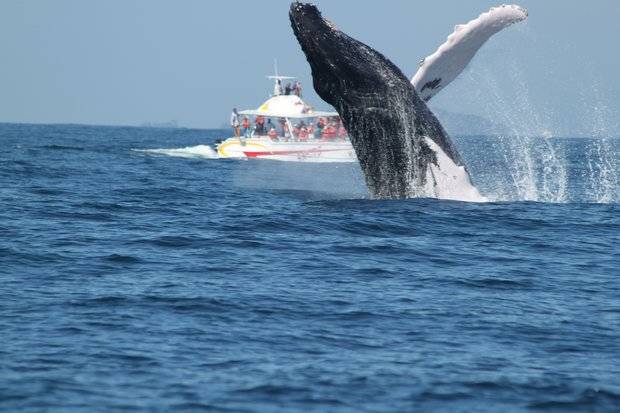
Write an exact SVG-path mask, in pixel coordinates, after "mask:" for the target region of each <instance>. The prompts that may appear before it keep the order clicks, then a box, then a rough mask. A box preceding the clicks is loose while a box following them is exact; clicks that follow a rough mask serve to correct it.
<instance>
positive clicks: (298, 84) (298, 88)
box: [295, 80, 301, 97]
mask: <svg viewBox="0 0 620 413" xmlns="http://www.w3.org/2000/svg"><path fill="white" fill-rule="evenodd" d="M295 95H297V96H298V97H301V82H300V81H299V80H298V81H296V82H295Z"/></svg>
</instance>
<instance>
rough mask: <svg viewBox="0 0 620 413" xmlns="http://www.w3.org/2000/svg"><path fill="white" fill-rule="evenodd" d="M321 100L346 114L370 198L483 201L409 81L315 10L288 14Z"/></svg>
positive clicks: (297, 6)
mask: <svg viewBox="0 0 620 413" xmlns="http://www.w3.org/2000/svg"><path fill="white" fill-rule="evenodd" d="M289 16H290V20H291V25H292V28H293V31H294V33H295V36H296V37H297V40H298V41H299V43H300V45H301V48H302V50H303V51H304V53H305V55H306V58H307V60H308V62H309V63H310V67H311V70H312V78H313V86H314V89H315V90H316V92H317V93H318V95H319V96H320V97H321V98H322V99H323V100H325V101H326V102H327V103H329V104H331V105H332V106H333V107H334V108H335V109H336V111H337V112H338V113H339V114H340V117H341V118H342V121H343V123H344V126H345V127H346V128H347V130H348V132H349V136H350V138H351V143H352V144H353V147H354V148H355V152H356V154H357V157H358V160H359V163H360V166H361V168H362V171H363V173H364V176H365V179H366V184H367V186H368V189H369V192H370V195H371V197H373V198H380V199H398V198H412V197H437V198H444V199H459V200H467V201H483V200H484V198H483V197H482V196H481V195H480V193H479V192H478V190H477V189H476V187H474V185H473V184H472V182H471V178H470V176H469V173H468V172H467V170H466V168H465V165H464V164H463V162H462V160H461V157H460V155H459V153H458V151H457V149H456V147H455V146H454V145H453V143H452V142H451V141H450V139H449V137H448V135H447V133H446V132H445V130H444V129H443V127H442V126H441V124H440V123H439V121H438V120H437V118H436V117H435V115H433V113H432V112H431V111H430V110H429V108H428V107H427V106H426V103H425V102H424V101H423V100H422V99H421V98H420V97H419V96H418V93H417V92H416V90H415V88H414V86H413V85H412V84H411V82H410V81H409V79H407V77H406V76H405V75H404V74H403V73H402V72H401V70H400V69H399V68H398V67H396V65H394V64H393V63H392V62H391V61H390V60H388V59H387V58H386V57H385V56H383V55H382V54H381V53H379V52H378V51H376V50H374V49H372V48H371V47H369V46H367V45H365V44H364V43H362V42H360V41H358V40H355V39H353V38H352V37H350V36H348V35H347V34H345V33H343V32H342V31H340V30H338V29H337V28H336V27H335V26H334V25H333V24H332V23H331V22H330V21H328V20H326V19H323V17H322V16H321V13H320V12H319V10H318V9H317V8H316V7H315V6H314V5H311V4H303V3H299V2H295V3H293V4H292V5H291V8H290V13H289Z"/></svg>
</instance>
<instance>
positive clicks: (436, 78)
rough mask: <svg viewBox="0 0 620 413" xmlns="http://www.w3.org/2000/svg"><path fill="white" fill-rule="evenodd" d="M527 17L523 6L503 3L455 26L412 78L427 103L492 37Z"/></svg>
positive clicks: (455, 76) (459, 72)
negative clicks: (446, 38) (467, 21)
mask: <svg viewBox="0 0 620 413" xmlns="http://www.w3.org/2000/svg"><path fill="white" fill-rule="evenodd" d="M526 18H527V10H526V9H524V8H522V7H520V6H517V5H502V6H499V7H493V8H491V10H489V11H488V12H485V13H482V14H481V15H480V16H479V17H478V18H476V19H474V20H472V21H470V22H469V23H466V24H461V25H458V26H456V27H455V28H454V33H452V34H451V35H450V36H448V40H446V42H445V43H444V44H442V45H441V46H439V49H437V51H436V52H435V53H433V54H432V55H430V56H428V57H427V58H425V59H423V60H422V61H421V62H420V67H419V69H418V71H417V73H416V74H415V76H414V77H413V79H412V80H411V83H413V86H414V87H415V88H416V91H417V92H418V94H419V95H420V97H421V98H422V99H423V100H424V101H426V102H428V101H429V100H430V99H431V98H432V97H433V96H435V95H436V94H437V93H438V92H439V91H440V90H442V89H443V88H444V87H446V86H447V85H448V84H450V83H451V82H452V81H453V80H454V79H456V78H457V77H458V75H459V74H461V72H462V71H463V70H464V69H465V68H466V67H467V65H468V64H469V62H470V61H471V60H472V59H473V57H474V56H475V55H476V52H478V50H479V49H480V48H481V47H482V45H483V44H484V43H485V42H486V41H487V40H488V39H489V38H491V36H493V35H494V34H495V33H498V32H499V31H501V30H502V29H504V28H506V27H508V26H510V25H512V24H514V23H517V22H520V21H523V20H525V19H526Z"/></svg>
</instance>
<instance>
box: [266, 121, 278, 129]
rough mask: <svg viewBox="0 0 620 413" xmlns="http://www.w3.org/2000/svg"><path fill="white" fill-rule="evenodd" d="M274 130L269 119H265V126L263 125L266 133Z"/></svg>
mask: <svg viewBox="0 0 620 413" xmlns="http://www.w3.org/2000/svg"><path fill="white" fill-rule="evenodd" d="M272 128H273V129H275V128H276V127H275V125H274V124H273V123H271V119H267V124H266V125H265V129H266V130H267V131H270V130H271V129H272Z"/></svg>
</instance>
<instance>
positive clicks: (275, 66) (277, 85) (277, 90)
mask: <svg viewBox="0 0 620 413" xmlns="http://www.w3.org/2000/svg"><path fill="white" fill-rule="evenodd" d="M273 70H274V72H275V75H273V76H267V79H273V80H274V81H275V84H274V86H273V96H280V95H281V94H282V90H281V88H282V85H281V83H280V82H281V81H282V80H286V79H295V78H294V77H292V76H280V75H278V59H273Z"/></svg>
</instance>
